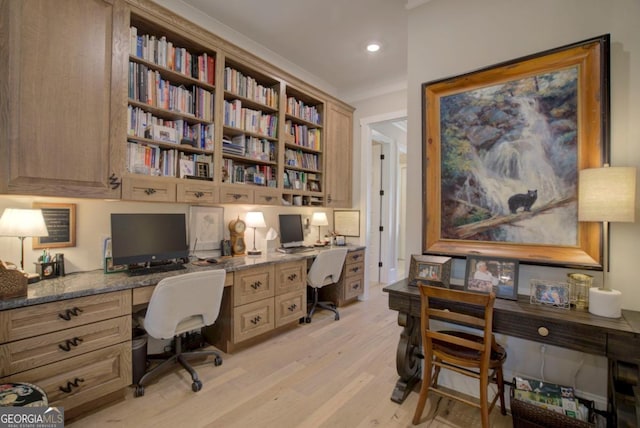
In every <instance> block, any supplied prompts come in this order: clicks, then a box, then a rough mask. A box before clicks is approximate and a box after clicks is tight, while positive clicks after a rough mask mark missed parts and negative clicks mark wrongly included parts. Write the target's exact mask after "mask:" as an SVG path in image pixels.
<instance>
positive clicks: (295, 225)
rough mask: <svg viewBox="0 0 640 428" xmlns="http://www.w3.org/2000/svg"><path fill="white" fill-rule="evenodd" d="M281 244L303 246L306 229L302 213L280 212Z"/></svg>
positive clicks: (284, 245)
mask: <svg viewBox="0 0 640 428" xmlns="http://www.w3.org/2000/svg"><path fill="white" fill-rule="evenodd" d="M278 220H279V222H280V245H282V246H283V247H284V248H290V247H301V246H302V245H304V230H303V229H302V215H300V214H279V215H278Z"/></svg>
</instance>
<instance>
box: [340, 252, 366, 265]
mask: <svg viewBox="0 0 640 428" xmlns="http://www.w3.org/2000/svg"><path fill="white" fill-rule="evenodd" d="M357 262H363V263H364V250H356V251H349V252H348V253H347V258H346V259H345V261H344V263H345V264H350V263H357Z"/></svg>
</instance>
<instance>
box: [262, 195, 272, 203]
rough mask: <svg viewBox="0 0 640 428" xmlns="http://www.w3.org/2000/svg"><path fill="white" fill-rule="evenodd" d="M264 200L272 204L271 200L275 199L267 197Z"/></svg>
mask: <svg viewBox="0 0 640 428" xmlns="http://www.w3.org/2000/svg"><path fill="white" fill-rule="evenodd" d="M264 199H265V200H266V201H267V202H271V200H272V199H273V196H265V197H264Z"/></svg>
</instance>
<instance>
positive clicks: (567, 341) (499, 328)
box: [493, 311, 607, 355]
mask: <svg viewBox="0 0 640 428" xmlns="http://www.w3.org/2000/svg"><path fill="white" fill-rule="evenodd" d="M493 331H494V332H497V333H502V334H506V335H508V336H515V337H520V338H522V339H527V340H533V341H535V342H539V343H545V344H548V345H555V346H559V347H562V348H568V349H573V350H576V351H581V352H586V353H589V354H595V355H606V350H607V349H606V347H607V335H606V333H604V332H603V331H599V330H597V329H594V328H593V326H588V325H584V324H577V323H565V322H562V321H560V320H558V321H555V320H553V321H552V320H548V319H541V318H538V317H535V316H528V317H527V320H526V322H523V319H522V318H521V317H520V316H519V315H518V314H517V313H507V312H501V311H494V317H493Z"/></svg>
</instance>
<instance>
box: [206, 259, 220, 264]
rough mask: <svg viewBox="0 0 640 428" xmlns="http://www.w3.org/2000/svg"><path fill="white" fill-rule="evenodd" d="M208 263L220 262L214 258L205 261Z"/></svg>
mask: <svg viewBox="0 0 640 428" xmlns="http://www.w3.org/2000/svg"><path fill="white" fill-rule="evenodd" d="M205 261H206V262H207V263H218V261H217V260H216V259H214V258H209V259H205Z"/></svg>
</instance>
